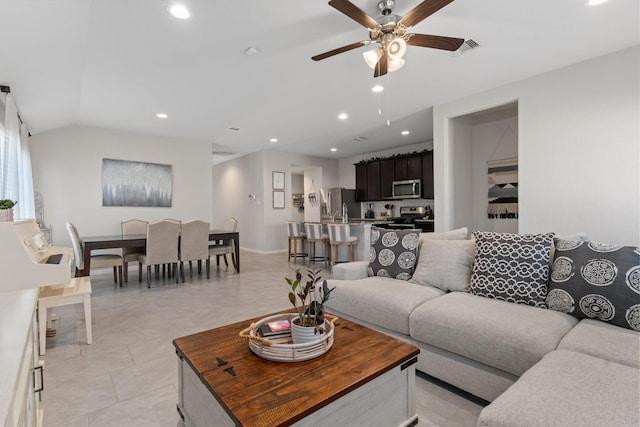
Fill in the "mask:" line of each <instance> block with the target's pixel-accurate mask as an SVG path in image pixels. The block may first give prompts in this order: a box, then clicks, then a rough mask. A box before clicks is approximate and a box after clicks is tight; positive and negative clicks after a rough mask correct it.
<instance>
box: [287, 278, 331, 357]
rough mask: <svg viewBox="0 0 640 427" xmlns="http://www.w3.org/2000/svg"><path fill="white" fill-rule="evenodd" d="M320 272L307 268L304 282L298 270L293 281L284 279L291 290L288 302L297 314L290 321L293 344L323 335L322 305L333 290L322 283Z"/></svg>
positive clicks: (325, 283)
mask: <svg viewBox="0 0 640 427" xmlns="http://www.w3.org/2000/svg"><path fill="white" fill-rule="evenodd" d="M321 272H322V270H320V269H318V268H313V269H310V268H307V269H306V277H307V279H308V280H307V281H306V282H303V281H302V277H303V275H302V272H301V271H300V270H297V271H296V278H295V279H289V278H286V277H285V280H286V281H287V283H288V284H289V287H290V288H291V290H290V291H289V301H290V302H291V304H292V305H293V307H294V308H295V309H296V312H297V315H296V316H294V318H293V319H292V321H291V336H292V338H293V342H294V344H298V343H300V342H305V341H311V340H314V339H316V338H317V337H316V335H318V334H323V333H325V319H324V303H325V302H327V300H328V299H329V297H330V296H331V292H332V291H333V290H334V289H335V288H331V289H329V286H327V281H326V280H324V281H322V277H321ZM320 281H322V284H321V285H319V283H320ZM304 337H306V338H304Z"/></svg>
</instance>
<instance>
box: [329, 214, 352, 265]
mask: <svg viewBox="0 0 640 427" xmlns="http://www.w3.org/2000/svg"><path fill="white" fill-rule="evenodd" d="M327 228H328V230H329V244H330V245H331V265H335V264H336V263H337V262H338V248H339V247H340V246H347V247H348V248H349V261H355V252H356V251H355V249H356V245H357V244H358V237H356V236H352V235H351V228H350V227H349V224H327Z"/></svg>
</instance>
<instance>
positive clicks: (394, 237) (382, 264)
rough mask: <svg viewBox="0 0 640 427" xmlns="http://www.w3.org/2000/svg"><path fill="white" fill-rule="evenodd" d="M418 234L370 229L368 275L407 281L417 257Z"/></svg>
mask: <svg viewBox="0 0 640 427" xmlns="http://www.w3.org/2000/svg"><path fill="white" fill-rule="evenodd" d="M419 240H420V233H419V232H418V231H415V230H387V229H384V228H378V227H376V226H372V227H371V247H370V252H369V275H370V276H381V277H392V278H395V279H399V280H409V279H411V275H412V274H413V269H414V267H415V265H416V259H417V257H418V242H419Z"/></svg>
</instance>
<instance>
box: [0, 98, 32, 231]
mask: <svg viewBox="0 0 640 427" xmlns="http://www.w3.org/2000/svg"><path fill="white" fill-rule="evenodd" d="M28 134H29V132H28V131H27V129H26V127H25V126H24V125H23V124H22V123H20V119H19V118H18V107H17V106H16V104H15V102H14V100H13V96H11V94H10V93H9V94H7V95H6V98H5V120H4V134H3V137H2V138H0V199H11V200H17V201H18V204H17V205H16V206H15V207H14V208H13V214H14V217H15V218H16V219H26V218H35V205H34V193H33V174H32V172H31V153H30V152H29V141H28V138H29V135H28Z"/></svg>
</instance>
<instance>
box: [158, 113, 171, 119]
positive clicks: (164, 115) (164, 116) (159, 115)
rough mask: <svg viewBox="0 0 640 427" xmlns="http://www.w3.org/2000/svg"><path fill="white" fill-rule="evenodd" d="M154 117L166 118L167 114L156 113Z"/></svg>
mask: <svg viewBox="0 0 640 427" xmlns="http://www.w3.org/2000/svg"><path fill="white" fill-rule="evenodd" d="M156 117H157V118H159V119H166V118H167V117H169V116H167V115H166V114H165V113H158V114H156Z"/></svg>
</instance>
